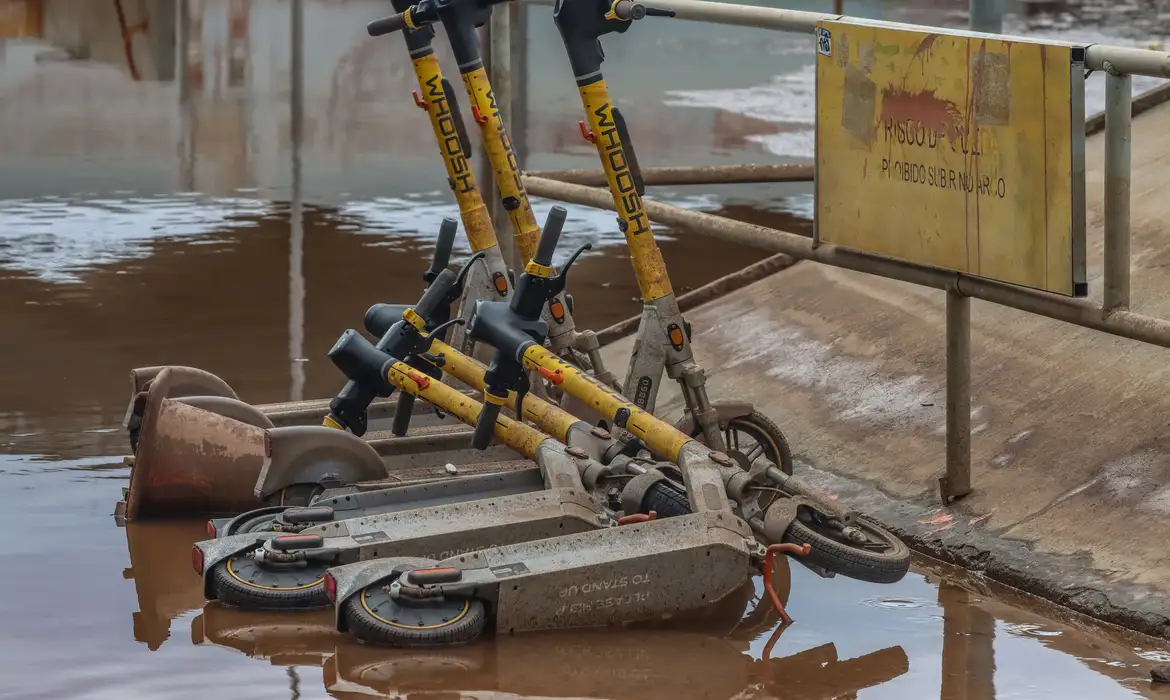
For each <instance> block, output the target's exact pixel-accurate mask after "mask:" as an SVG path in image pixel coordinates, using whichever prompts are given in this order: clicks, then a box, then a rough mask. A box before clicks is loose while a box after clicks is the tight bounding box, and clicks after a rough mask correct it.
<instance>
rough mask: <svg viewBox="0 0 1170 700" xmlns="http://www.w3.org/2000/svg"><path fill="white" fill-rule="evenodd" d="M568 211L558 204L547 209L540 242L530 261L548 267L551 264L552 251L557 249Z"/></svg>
mask: <svg viewBox="0 0 1170 700" xmlns="http://www.w3.org/2000/svg"><path fill="white" fill-rule="evenodd" d="M568 215H569V212H567V211H566V210H565V208H564V207H562V206H560V205H559V204H557V205H553V208H552V209H549V210H548V217H546V218H545V220H544V231H543V232H542V233H541V234H540V243H539V244H537V247H536V255H534V256H532V262H534V263H536V264H537V265H544V266H545V267H549V266H551V265H552V259H553V253H555V252H556V251H557V244H558V243H560V241H561V231H562V230H563V229H564V227H565V218H566V217H568Z"/></svg>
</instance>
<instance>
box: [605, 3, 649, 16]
mask: <svg viewBox="0 0 1170 700" xmlns="http://www.w3.org/2000/svg"><path fill="white" fill-rule="evenodd" d="M610 11H611V12H613V14H614V16H616V17H617V18H618V19H624V20H635V19H642V18H643V17H645V16H646V6H645V5H643V4H642V3H640V2H631V0H618V1H617V2H615V3H614V4H613V9H612V10H610Z"/></svg>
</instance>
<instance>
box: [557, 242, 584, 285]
mask: <svg viewBox="0 0 1170 700" xmlns="http://www.w3.org/2000/svg"><path fill="white" fill-rule="evenodd" d="M592 249H593V244H592V243H586V244H585V245H583V246H581V247H580V248H578V249H577V250H575V251H573V254H572V255H570V256H569V260H568V262H566V263H565V264H564V265H562V266H561V272H560V274H558V275H557V276H556V278H555V285H554V286H555V287H556V290H557V291H556V293H557V294H560V293H561V292H562V291H563V290H564V288H565V276H566V275H568V274H569V268H570V267H572V266H573V263H575V262H577V258H579V257H581V253H584V252H585V251H587V250H592ZM553 296H556V294H554V295H553Z"/></svg>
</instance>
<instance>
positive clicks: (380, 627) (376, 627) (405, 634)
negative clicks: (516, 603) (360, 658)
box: [341, 584, 487, 649]
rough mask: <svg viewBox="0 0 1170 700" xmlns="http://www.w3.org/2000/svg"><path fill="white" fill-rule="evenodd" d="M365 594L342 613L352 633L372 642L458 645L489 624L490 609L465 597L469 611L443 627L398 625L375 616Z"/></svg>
mask: <svg viewBox="0 0 1170 700" xmlns="http://www.w3.org/2000/svg"><path fill="white" fill-rule="evenodd" d="M374 585H378V584H374ZM367 588H368V587H367ZM364 596H365V589H363V590H362V591H360V592H358V593H356V594H354V595H353V596H351V597H350V598H349V600H347V601H345V603H344V604H342V606H341V614H342V615H344V616H345V622H346V625H347V627H348V629H349V632H350V634H352V635H353V636H355V637H357V638H358V639H360V640H362V641H363V642H367V643H369V644H377V645H380V646H390V647H398V648H405V649H417V648H420V647H443V646H454V645H458V644H467V643H469V642H472V641H475V639H476V638H477V637H479V635H480V634H481V633H482V632H483V630H484V628H485V627H487V611H486V609H485V608H484V604H483V601H481V600H479V599H478V598H467V599H465V600H466V604H467V608H466V612H465V613H464V614H463V615H461V616H460V617H459V618H458V619H456V620H454V621H452V622H450V623H448V624H445V625H443V626H442V627H429V628H423V629H420V628H417V627H406V626H396V625H393V624H391V623H388V622H386V621H385V620H382V619H381V618H379V617H377V616H375V615H374V613H372V612H371V611H370V610H369V609H368V608H367V607H366V605H365V604H364V603H363V597H364Z"/></svg>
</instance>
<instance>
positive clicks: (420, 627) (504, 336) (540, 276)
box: [325, 207, 909, 646]
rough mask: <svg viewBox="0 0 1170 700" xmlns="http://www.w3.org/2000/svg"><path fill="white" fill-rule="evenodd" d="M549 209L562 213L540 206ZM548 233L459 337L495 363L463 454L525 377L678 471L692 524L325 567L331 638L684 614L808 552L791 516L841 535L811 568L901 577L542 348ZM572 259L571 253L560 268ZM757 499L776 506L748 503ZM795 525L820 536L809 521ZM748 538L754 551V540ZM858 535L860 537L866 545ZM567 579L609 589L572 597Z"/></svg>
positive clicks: (799, 501)
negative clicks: (829, 566) (783, 559)
mask: <svg viewBox="0 0 1170 700" xmlns="http://www.w3.org/2000/svg"><path fill="white" fill-rule="evenodd" d="M558 210H560V211H561V212H563V210H561V209H560V207H554V208H553V212H554V213H556V212H558ZM559 215H560V216H562V217H563V214H559ZM550 218H552V215H550ZM558 233H559V231H558V229H557V227H555V226H546V227H545V231H544V234H543V235H542V238H541V241H540V245H539V247H538V250H537V254H536V256H535V257H534V258H533V261H532V262H531V263H530V264H529V266H528V268H527V270H526V272H525V273H524V274H523V275H522V276H521V277H520V279H519V280H517V284H516V291H515V294H514V295H513V297H512V299H511V300H510V302H508V303H504V302H480V303H479V304H478V305H477V308H476V312H475V315H474V316H473V318H472V323H471V326H470V328H469V329H468V334H469V335H470V336H471V338H472V339H473V340H474V341H476V342H484V343H487V344H489V345H491V346H493V347H495V348H496V353H495V356H494V357H493V359H492V363H491V365H490V366H489V368H488V371H487V373H486V375H485V381H486V386H485V391H484V395H485V398H486V399H487V401H486V403H485V404H484V408H485V410H483V411H482V412H480V413H479V416H478V420H477V422H476V430H475V446H477V447H481V448H482V447H486V445H487V443H488V441H489V440H490V437H491V435H492V434H493V432H497V431H498V422H497V421H499V420H506V419H505V418H504V417H503V416H501V415H500V406H501V405H502V404H503V403H504V402H505V401H506V400H507V397H509V396H511V393H510V392H512V391H513V390H519V391H520V395H518V396H517V397H516V401H517V402H518V403H523V401H525V400H526V399H524V398H523V393H524V388H525V386H524V385H525V383H526V379H525V377H526V376H527V372H528V371H532V372H537V373H539V374H540V375H541V376H543V377H544V378H545V379H547V380H548V381H550V382H551V383H552V384H554V385H556V386H559V387H560V388H561V389H562V390H563V391H564V392H565V393H566V394H569V395H572V396H574V397H575V398H577V399H578V400H581V401H583V402H586V403H587V404H589V405H590V406H591V407H592V408H593V409H594V410H596V411H598V412H599V413H601V414H602V415H603V416H605V417H606V418H607V419H609V420H611V421H613V422H614V423H615V424H616V425H619V426H621V427H623V428H625V429H626V430H628V431H629V432H631V433H632V434H634V435H635V436H637V438H639V439H640V440H641V441H642V442H644V443H645V445H646V446H647V448H649V449H650V450H652V451H653V452H654V453H656V454H661V455H668V458H669V459H670V460H671V461H672V462H674V463H675V464H676V465H677V467H678V469H679V470H680V472H681V474H682V478H683V482H684V483H685V485H686V488H687V494H688V500H689V502H690V509H691V511H692V513H690V514H687V515H678V516H676V517H673V518H668V519H663V520H657V521H650V522H641V523H636V524H631V525H629V526H628V527H625V528H617V529H607V530H601V531H591V532H583V533H576V534H571V535H564V536H560V537H556V538H553V539H551V540H542V541H537V542H525V543H518V544H512V545H507V546H500V547H492V548H490V549H487V550H484V551H481V552H476V553H472V554H469V555H461V556H456V557H448V558H446V559H443V560H436V559H434V558H415V557H408V558H394V557H391V558H387V559H384V560H379V561H362V562H356V563H353V564H348V565H343V566H339V567H333V568H331V569H330V570H329V572H328V573H327V574H326V576H325V591H326V593H327V594H328V595H330V596H331V597H332V599H333V600H334V602H335V605H336V608H337V622H338V627H339V629H342V630H348V631H351V632H353V633H354V634H356V635H357V636H359V637H360V638H361V639H363V640H365V641H370V642H377V643H384V644H390V645H396V646H412V645H418V644H434V643H440V642H448V643H451V642H466V641H470V640H471V639H474V638H475V637H476V636H477V635H478V634H480V633H481V632H482V630H483V629H485V627H486V625H487V621H488V620H489V619H491V620H494V626H495V629H496V630H497V631H508V632H518V631H525V630H539V629H551V628H566V627H579V626H594V625H605V624H610V623H615V622H628V621H636V620H639V619H646V618H653V617H658V616H660V615H664V614H669V613H675V612H683V611H687V610H694V609H696V608H699V607H702V606H704V605H707V604H710V603H714V602H716V601H718V600H720V599H722V598H723V597H724V596H726V595H729V594H730V593H731V592H732V591H733V590H734V589H735V588H736V587H738V586H740V585H742V584H743V582H744V581H745V580H746V578H747V577H748V576H750V572H751V570H752V569H751V565H752V564H753V563H760V562H761V560H765V562H766V560H767V559H770V557H771V556H772V555H773V554H774V553H775V552H776V551H778V550H779V551H785V552H789V553H791V552H794V551H796V552H800V553H802V554H806V555H807V554H809V553H810V549H811V547H810V543H809V542H807V541H801V539H802V537H803V536H804V535H805V533H807V532H812V530H810V529H809V527H808V526H807V525H805V524H803V521H802V517H801V513H800V511H801V510H804V511H807V512H809V513H812V514H815V515H817V516H820V520H823V521H824V522H825V523H828V525H827V527H830V528H833V527H834V525H836V529H837V530H840V531H841V532H842V533H844V534H843V536H842V537H841V539H840V540H839V541H833V542H829V541H828V539H827V538H825V537H822V536H821V535H819V534H816V535H815V536H816V537H820V539H819V540H818V544H817V545H816V546H819V545H821V544H822V543H826V542H827V543H828V546H829V547H830V551H829V553H828V555H827V556H826V557H823V558H822V560H823V561H828V562H831V563H833V564H834V565H835V568H836V569H844V570H845V571H847V572H848V573H850V574H851V575H854V576H856V577H858V578H866V579H868V580H874V581H886V582H888V581H894V580H898V579H900V578H901V577H902V576H903V575H905V572H906V569H907V568H908V566H909V551H908V550H907V549H906V548H905V546H904V545H903V544H902V543H901V542H900V541H899V540H898V539H897V538H896V537H894V536H893V535H890V534H889V533H887V532H885V531H884V530H882V529H881V528H880V527H878V526H876V525H874V524H872V523H869V522H867V521H862V520H861V519H859V518H857V517H856V516H855V514H853V513H851V512H849V511H847V510H845V509H843V508H842V507H841V506H839V505H837V504H835V503H834V502H833V501H832V499H830V498H828V497H827V496H826V495H825V494H823V493H820V492H818V491H817V490H815V489H812V488H809V487H807V486H805V485H803V484H801V483H800V481H799V480H797V479H795V478H792V477H788V476H787V475H785V474H783V473H782V472H781V471H780V470H779V469H778V468H777V467H776V465H774V464H771V463H768V462H766V461H765V462H763V463H762V464H763V466H762V467H758V468H755V467H754V468H753V469H752V470H751V471H745V470H743V469H741V468H740V466H739V465H738V464H737V463H736V462H734V461H733V460H731V459H730V458H729V457H728V456H727V455H725V454H722V453H718V452H711V451H709V450H708V449H707V448H706V447H704V446H702V445H701V444H700V443H699V442H698V441H697V440H695V439H694V438H691V437H690V436H687V435H685V434H683V433H681V432H679V431H678V430H676V429H674V428H673V427H671V426H670V425H668V424H666V423H663V422H662V421H660V420H658V419H657V418H655V417H654V416H653V415H652V414H650V413H649V412H647V411H644V410H642V409H641V408H639V407H637V406H636V405H634V404H633V403H631V402H630V401H628V400H626V399H625V398H623V397H622V396H620V395H619V394H617V393H616V392H615V391H614V390H613V389H611V388H609V387H608V386H605V385H604V384H603V383H601V382H599V381H598V380H597V379H596V378H595V377H592V376H590V375H589V374H587V373H585V372H583V371H581V370H579V369H577V368H575V367H573V366H572V365H570V364H569V363H566V362H564V361H563V360H561V359H560V358H558V357H557V356H556V355H555V354H553V353H552V352H550V351H548V350H547V349H545V348H544V347H543V342H544V334H545V333H546V332H547V325H546V324H545V322H544V321H543V320H542V319H541V318H540V310H541V307H542V306H543V305H544V304H545V303H546V302H547V300H548V299H550V298H553V297H555V296H556V295H557V294H559V293H560V292H562V291H563V288H564V275H565V273H564V272H562V273H561V274H560V275H553V274H552V271H551V268H550V267H549V264H548V263H549V261H550V260H551V259H552V254H553V251H554V249H555V246H556V242H557V235H558ZM579 253H580V251H578V254H579ZM574 259H576V254H575V255H574V256H573V257H572V258H571V259H570V261H569V263H567V264H566V265H565V268H564V269H565V271H567V270H568V269H569V267H570V266H571V264H572V261H573V260H574ZM761 491H768V492H772V493H776V494H778V495H779V496H781V497H773V498H771V499H770V500H769V501H768V502H767V503H766V504H765V505H764V506H761V504H760V501H759V498H760V492H761ZM804 517H807V518H809V522H814V523H818V527H820V520H818V519H817V518H816V517H811V516H807V515H806V516H804ZM749 523H750V525H749ZM798 523H800V524H798ZM854 532H856V533H867V534H868V533H872V534H873V535H874V536H875V539H876V540H878V541H880V543H881V544H882V545H884V547H885V550H884V551H882V552H880V553H872V554H870V555H869V559H868V560H867V565H868V566H871V567H872V568H871V569H870V570H868V571H857V570H852V571H850V570H849V569H848V568H847V567H843V566H842V565H841V562H842V558H841V556H840V554H841V552H844V551H845V550H849V551H848V555H849V557H858V556H864V554H865V551H866V546H867V545H868V544H869V542H868V540H867V541H864V542H862V541H857V540H853V541H852V544H850V538H851V537H857V535H854V534H853V533H854ZM757 536H758V537H759V538H760V540H762V541H763V542H765V543H767V544H768V545H769V546H768V548H767V549H765V548H763V547H761V546H760V545H759V544H758V543H757V542H756V539H755V538H756V537H757ZM860 537H861V538H862V539H863V540H865V539H866V534H861V535H860ZM846 558H848V557H846ZM767 568H768V567H767V564H766V563H765V569H766V570H767ZM698 572H701V574H700V575H696V573H698ZM859 574H860V575H859ZM581 581H586V582H592V581H610V582H615V583H613V584H612V585H610V586H603V585H597V586H592V585H586V586H582V585H579V584H580V582H581Z"/></svg>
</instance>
